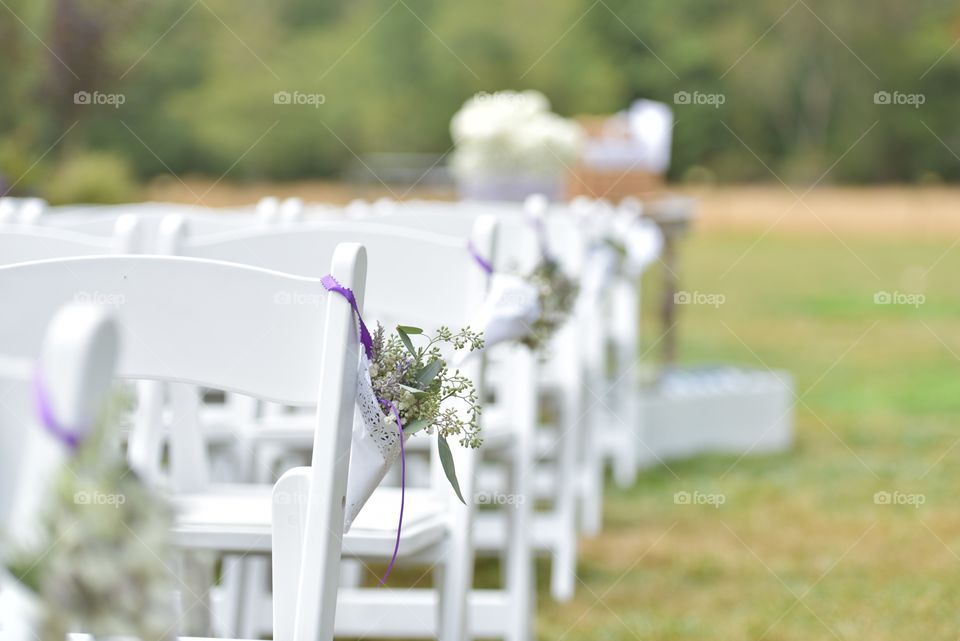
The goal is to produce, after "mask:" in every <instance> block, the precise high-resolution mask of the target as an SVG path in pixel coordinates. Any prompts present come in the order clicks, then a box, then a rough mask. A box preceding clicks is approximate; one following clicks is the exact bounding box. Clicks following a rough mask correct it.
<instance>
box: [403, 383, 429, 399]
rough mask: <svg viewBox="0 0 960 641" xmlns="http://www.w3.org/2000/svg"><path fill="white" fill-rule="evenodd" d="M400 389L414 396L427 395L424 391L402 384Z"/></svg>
mask: <svg viewBox="0 0 960 641" xmlns="http://www.w3.org/2000/svg"><path fill="white" fill-rule="evenodd" d="M400 389H402V390H405V391H407V392H410V393H411V394H413V395H414V396H421V395H423V394H426V393H427V391H426V390H422V389H417V388H416V387H410V386H409V385H404V384H403V383H401V384H400Z"/></svg>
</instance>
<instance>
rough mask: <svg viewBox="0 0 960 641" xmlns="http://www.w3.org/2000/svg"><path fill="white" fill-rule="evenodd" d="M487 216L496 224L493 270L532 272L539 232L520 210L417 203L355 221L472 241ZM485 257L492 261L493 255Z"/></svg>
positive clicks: (403, 205) (375, 212) (401, 205)
mask: <svg viewBox="0 0 960 641" xmlns="http://www.w3.org/2000/svg"><path fill="white" fill-rule="evenodd" d="M484 216H486V217H492V218H494V219H495V220H496V221H497V235H496V240H495V242H494V245H495V247H496V255H495V262H496V264H495V265H494V267H495V268H496V269H497V270H498V271H504V272H516V273H522V272H527V271H529V270H531V269H532V268H533V267H534V264H535V263H536V261H537V260H538V259H539V244H538V239H537V232H536V228H535V227H534V226H533V225H532V224H531V221H530V219H529V218H528V217H527V216H525V215H524V213H523V211H522V210H520V209H518V208H514V209H507V208H504V207H502V206H484V205H483V204H480V203H470V204H465V203H456V204H454V203H440V202H423V201H417V202H412V203H396V204H394V205H393V206H392V207H389V208H387V207H381V208H380V209H379V210H371V213H370V214H369V215H367V216H362V217H361V216H358V217H356V218H355V219H354V220H356V221H357V222H362V223H368V224H370V223H373V224H376V225H389V226H394V227H403V228H405V229H416V230H421V231H429V232H434V233H438V234H444V235H449V236H457V237H460V238H470V236H471V234H472V231H473V226H474V225H475V223H476V221H477V219H478V218H482V217H484ZM485 258H490V259H493V257H492V256H491V257H487V256H485Z"/></svg>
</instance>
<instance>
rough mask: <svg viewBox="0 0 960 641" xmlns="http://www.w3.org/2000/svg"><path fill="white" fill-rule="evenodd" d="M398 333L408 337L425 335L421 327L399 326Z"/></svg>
mask: <svg viewBox="0 0 960 641" xmlns="http://www.w3.org/2000/svg"><path fill="white" fill-rule="evenodd" d="M397 331H398V332H402V333H404V334H406V335H408V336H416V335H417V334H422V333H423V330H422V329H420V328H419V327H414V326H413V325H397Z"/></svg>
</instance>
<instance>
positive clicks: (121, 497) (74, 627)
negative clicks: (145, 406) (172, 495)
mask: <svg viewBox="0 0 960 641" xmlns="http://www.w3.org/2000/svg"><path fill="white" fill-rule="evenodd" d="M125 405H126V403H125V402H122V401H120V400H116V399H115V400H114V402H113V403H111V409H110V411H108V412H107V413H106V416H105V418H104V420H102V421H100V422H99V423H98V425H97V426H96V427H95V429H94V430H93V432H91V434H90V435H88V436H87V438H86V439H85V440H84V441H83V443H82V444H81V445H80V446H79V449H78V450H77V451H76V452H75V454H74V455H73V456H72V457H70V458H68V459H66V460H65V461H64V463H63V465H62V466H61V468H60V469H59V470H58V472H57V474H56V476H55V477H54V478H53V480H52V484H51V486H50V491H51V493H52V496H51V497H50V500H49V501H48V503H47V505H48V508H47V509H46V510H44V511H43V512H42V513H41V514H40V523H39V524H38V527H37V528H36V530H35V537H31V540H30V541H29V542H23V541H14V542H12V544H11V547H13V548H14V549H13V553H12V554H11V555H9V557H8V558H7V559H5V563H4V566H5V570H6V573H7V574H8V575H9V576H10V577H12V578H13V579H14V580H15V581H17V582H18V583H19V585H20V586H22V587H23V588H25V589H26V594H28V595H29V600H30V604H31V610H32V611H33V612H34V615H35V617H36V619H35V625H36V626H37V627H36V629H35V631H34V634H35V635H36V636H37V637H38V638H39V639H43V640H46V639H51V640H52V639H64V638H65V637H66V634H67V632H71V631H82V632H85V633H88V634H92V635H93V636H94V637H98V636H99V637H119V636H123V637H136V638H140V639H151V640H154V641H164V640H165V639H172V638H174V637H175V636H176V632H177V631H176V627H175V626H174V625H172V624H171V622H172V621H175V620H176V619H175V612H176V604H175V602H174V586H173V582H172V576H171V574H170V571H169V570H168V568H167V565H166V562H167V561H169V558H168V556H169V551H170V541H169V531H170V525H171V523H172V511H171V509H170V507H169V506H168V504H167V502H166V501H165V500H164V499H163V498H162V497H160V496H157V495H156V494H154V493H153V492H152V491H150V490H149V489H148V488H147V487H146V486H145V485H144V484H143V483H141V482H140V480H139V479H138V478H137V476H136V475H135V474H134V473H133V472H132V471H131V470H130V468H129V467H128V466H127V465H126V463H125V462H124V461H123V460H122V459H121V458H120V457H119V456H117V457H116V459H115V460H108V461H105V460H104V457H103V453H104V452H106V451H109V450H110V443H111V442H112V441H113V440H114V439H113V436H114V435H113V434H112V431H113V429H114V428H115V427H116V425H117V424H118V421H117V420H116V419H117V418H118V414H119V412H120V411H121V408H122V407H124V406H125Z"/></svg>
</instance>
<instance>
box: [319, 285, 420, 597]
mask: <svg viewBox="0 0 960 641" xmlns="http://www.w3.org/2000/svg"><path fill="white" fill-rule="evenodd" d="M320 282H321V283H322V284H323V286H324V288H325V289H326V290H327V291H328V292H335V293H337V294H340V295H341V296H343V297H344V298H345V299H346V300H347V302H348V303H350V307H352V308H353V313H354V314H356V316H357V324H358V325H360V343H361V344H362V345H363V351H364V352H365V353H366V355H367V359H368V360H371V361H372V360H373V339H372V338H371V337H370V332H369V330H367V325H366V324H365V323H364V322H363V317H362V316H361V315H360V306H359V305H358V304H357V297H356V296H354V295H353V290H351V289H350V288H349V287H344V286H343V285H341V284H340V283H339V282H338V281H337V279H336V278H334V277H333V276H332V275H330V274H327V275H326V276H324V277H323V278H321V279H320ZM377 400H378V401H380V404H381V405H383V406H385V407H387V408H389V409H390V410H391V411H392V412H393V416H394V418H395V419H396V421H397V430H398V431H399V433H400V519H399V520H398V521H397V542H396V543H394V545H393V556H392V557H391V558H390V565H389V566H387V572H386V573H385V574H384V575H383V578H382V579H380V585H384V584H386V582H387V578H388V577H389V576H390V573H391V572H392V571H393V566H394V564H395V563H396V562H397V555H398V554H399V553H400V532H401V531H402V530H403V505H404V502H405V499H406V494H407V459H406V453H405V452H404V449H403V423H402V422H401V421H400V411H399V410H398V409H397V406H396V405H394V404H393V403H392V402H391V401H389V400H388V399H385V398H380V397H379V396H378V397H377Z"/></svg>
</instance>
